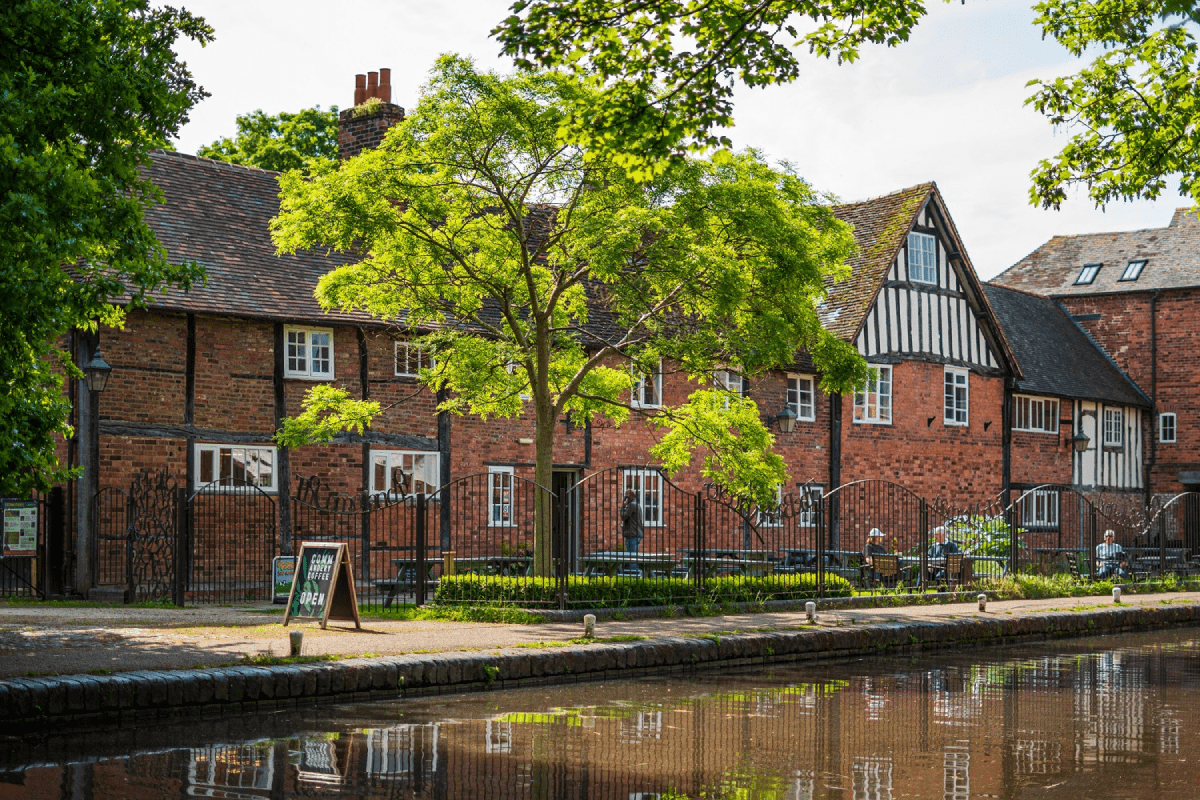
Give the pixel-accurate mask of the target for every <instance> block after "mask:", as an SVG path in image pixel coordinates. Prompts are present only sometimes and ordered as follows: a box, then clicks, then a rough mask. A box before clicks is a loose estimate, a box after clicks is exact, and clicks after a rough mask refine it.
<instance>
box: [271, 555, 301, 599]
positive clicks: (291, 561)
mask: <svg viewBox="0 0 1200 800" xmlns="http://www.w3.org/2000/svg"><path fill="white" fill-rule="evenodd" d="M295 580H296V557H295V556H275V558H274V559H272V561H271V583H272V585H274V587H275V592H274V596H273V597H272V598H271V602H273V603H286V602H287V601H288V598H290V597H291V596H292V584H293V583H295Z"/></svg>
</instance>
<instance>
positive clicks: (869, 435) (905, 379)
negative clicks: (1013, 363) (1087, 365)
mask: <svg viewBox="0 0 1200 800" xmlns="http://www.w3.org/2000/svg"><path fill="white" fill-rule="evenodd" d="M944 379H945V370H944V368H943V367H942V366H941V365H939V364H926V363H923V362H918V361H904V362H902V363H900V364H897V365H895V366H894V367H893V369H892V424H890V425H869V424H861V423H859V424H856V423H855V422H854V421H853V419H854V398H853V397H852V396H846V397H844V398H842V420H843V422H842V476H841V477H842V483H849V482H851V481H856V480H866V479H883V480H889V481H894V482H895V483H898V484H900V485H902V486H904V487H906V488H908V489H910V490H911V491H913V492H915V493H917V494H918V495H920V496H922V497H925V498H927V499H933V498H934V497H940V498H942V499H943V500H945V501H947V502H950V503H978V502H981V501H983V500H985V499H987V498H990V497H995V496H996V495H998V494H999V493H1000V490H1001V488H1002V485H1003V484H1002V473H1001V468H1002V457H1003V453H1002V443H1003V441H1002V425H1001V418H1000V414H1001V406H1002V402H1003V397H1004V384H1003V381H1002V380H1001V379H1000V378H989V377H985V376H982V375H979V374H978V373H974V372H972V373H971V375H970V379H969V395H968V402H969V415H968V421H969V424H968V425H967V426H965V427H958V426H948V425H945V424H944V423H943V414H944V409H945V400H944V397H945V385H944ZM931 417H932V420H930V418H931ZM985 424H986V425H987V429H986V430H984V425H985Z"/></svg>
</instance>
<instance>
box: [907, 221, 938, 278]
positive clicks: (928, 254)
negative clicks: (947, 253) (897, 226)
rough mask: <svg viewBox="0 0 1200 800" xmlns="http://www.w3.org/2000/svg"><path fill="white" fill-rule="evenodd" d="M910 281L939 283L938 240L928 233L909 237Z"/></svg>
mask: <svg viewBox="0 0 1200 800" xmlns="http://www.w3.org/2000/svg"><path fill="white" fill-rule="evenodd" d="M908 279H909V280H910V281H917V282H919V283H937V279H938V274H937V239H935V238H934V237H932V236H930V235H929V234H928V233H916V232H913V233H910V234H909V235H908Z"/></svg>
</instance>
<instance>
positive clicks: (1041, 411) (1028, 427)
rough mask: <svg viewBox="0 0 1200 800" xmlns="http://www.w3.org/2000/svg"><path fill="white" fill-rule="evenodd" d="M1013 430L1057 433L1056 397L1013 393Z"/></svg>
mask: <svg viewBox="0 0 1200 800" xmlns="http://www.w3.org/2000/svg"><path fill="white" fill-rule="evenodd" d="M1013 430H1014V431H1030V432H1033V433H1058V398H1055V397H1028V396H1026V395H1020V394H1018V395H1014V396H1013Z"/></svg>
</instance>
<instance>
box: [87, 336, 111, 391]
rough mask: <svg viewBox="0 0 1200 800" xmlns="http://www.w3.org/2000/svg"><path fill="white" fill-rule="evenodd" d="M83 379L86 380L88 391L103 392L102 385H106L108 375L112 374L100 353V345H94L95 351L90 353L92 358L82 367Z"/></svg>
mask: <svg viewBox="0 0 1200 800" xmlns="http://www.w3.org/2000/svg"><path fill="white" fill-rule="evenodd" d="M83 374H84V380H85V381H86V382H87V387H88V391H91V392H103V391H104V387H106V386H108V376H109V375H111V374H112V367H111V366H109V364H108V362H107V361H105V360H104V357H103V356H101V355H100V347H99V345H97V346H96V351H95V352H94V353H92V360H91V361H89V362H88V363H87V366H86V367H84V368H83Z"/></svg>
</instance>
